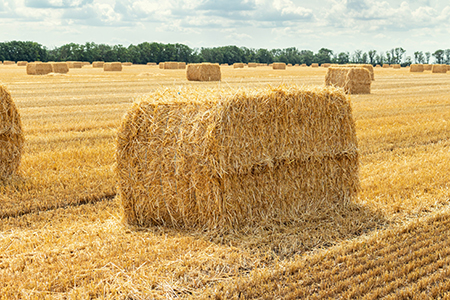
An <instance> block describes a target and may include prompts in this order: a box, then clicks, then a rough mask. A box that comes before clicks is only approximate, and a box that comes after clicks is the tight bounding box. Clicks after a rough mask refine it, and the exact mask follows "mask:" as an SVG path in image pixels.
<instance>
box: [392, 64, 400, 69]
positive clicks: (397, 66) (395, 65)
mask: <svg viewBox="0 0 450 300" xmlns="http://www.w3.org/2000/svg"><path fill="white" fill-rule="evenodd" d="M392 68H394V69H400V68H401V66H400V65H399V64H393V65H392Z"/></svg>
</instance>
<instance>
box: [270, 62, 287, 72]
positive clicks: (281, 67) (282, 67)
mask: <svg viewBox="0 0 450 300" xmlns="http://www.w3.org/2000/svg"><path fill="white" fill-rule="evenodd" d="M272 69H273V70H286V64H285V63H283V62H281V63H279V62H274V63H273V64H272Z"/></svg>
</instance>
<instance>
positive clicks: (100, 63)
mask: <svg viewBox="0 0 450 300" xmlns="http://www.w3.org/2000/svg"><path fill="white" fill-rule="evenodd" d="M104 64H105V62H104V61H94V62H92V67H93V68H103V65H104Z"/></svg>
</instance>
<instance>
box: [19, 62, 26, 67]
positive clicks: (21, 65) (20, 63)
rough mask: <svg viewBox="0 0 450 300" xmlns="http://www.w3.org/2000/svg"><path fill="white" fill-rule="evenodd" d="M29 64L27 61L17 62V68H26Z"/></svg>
mask: <svg viewBox="0 0 450 300" xmlns="http://www.w3.org/2000/svg"><path fill="white" fill-rule="evenodd" d="M27 63H28V62H27V61H18V62H17V66H18V67H25V66H26V65H27Z"/></svg>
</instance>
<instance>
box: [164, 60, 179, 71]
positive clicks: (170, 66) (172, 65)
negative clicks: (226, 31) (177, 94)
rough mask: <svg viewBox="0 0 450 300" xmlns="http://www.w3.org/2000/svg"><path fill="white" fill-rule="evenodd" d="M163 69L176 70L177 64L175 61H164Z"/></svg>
mask: <svg viewBox="0 0 450 300" xmlns="http://www.w3.org/2000/svg"><path fill="white" fill-rule="evenodd" d="M164 69H166V70H167V69H169V70H176V69H178V62H176V61H166V62H165V63H164Z"/></svg>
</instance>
